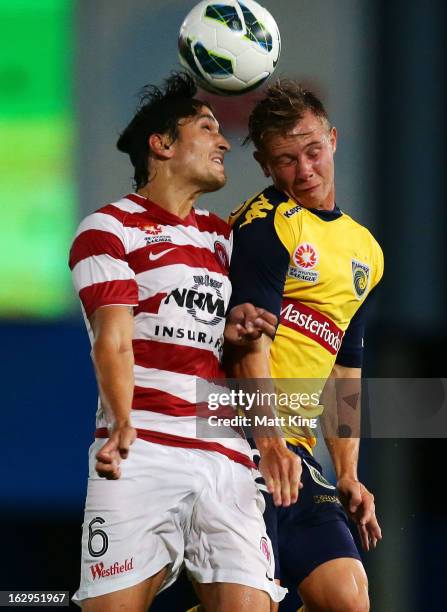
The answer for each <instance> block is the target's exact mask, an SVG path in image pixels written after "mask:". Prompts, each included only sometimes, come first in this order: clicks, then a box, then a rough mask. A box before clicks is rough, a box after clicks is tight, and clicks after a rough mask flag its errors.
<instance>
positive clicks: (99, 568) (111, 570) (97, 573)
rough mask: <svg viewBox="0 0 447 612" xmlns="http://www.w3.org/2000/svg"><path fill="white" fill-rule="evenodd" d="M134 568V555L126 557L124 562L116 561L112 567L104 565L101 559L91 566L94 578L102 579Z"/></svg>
mask: <svg viewBox="0 0 447 612" xmlns="http://www.w3.org/2000/svg"><path fill="white" fill-rule="evenodd" d="M130 570H133V557H132V558H131V559H126V560H125V561H124V563H118V561H115V563H113V564H112V565H110V567H104V563H103V562H102V561H100V562H99V563H95V564H94V565H91V566H90V571H91V572H92V577H93V580H96V579H98V580H100V579H101V578H107V577H108V576H116V575H117V574H124V573H125V572H130Z"/></svg>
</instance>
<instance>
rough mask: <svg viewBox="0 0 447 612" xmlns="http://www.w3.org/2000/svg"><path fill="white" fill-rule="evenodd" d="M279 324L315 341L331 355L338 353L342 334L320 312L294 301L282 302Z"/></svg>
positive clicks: (341, 331)
mask: <svg viewBox="0 0 447 612" xmlns="http://www.w3.org/2000/svg"><path fill="white" fill-rule="evenodd" d="M280 322H281V324H282V325H285V326H286V327H289V328H290V329H294V330H295V331H297V332H299V333H300V334H303V335H304V336H307V337H308V338H311V339H312V340H315V342H318V344H320V345H321V346H322V347H323V348H325V349H326V350H327V351H329V353H331V354H332V355H336V354H337V353H338V349H339V348H340V346H341V341H342V340H343V336H344V332H343V330H341V329H340V328H339V327H337V325H335V323H334V322H333V321H331V319H329V317H326V316H325V315H324V314H322V313H321V312H318V311H317V310H314V309H313V308H309V306H306V305H305V304H302V303H301V302H298V301H296V300H283V303H282V305H281V319H280Z"/></svg>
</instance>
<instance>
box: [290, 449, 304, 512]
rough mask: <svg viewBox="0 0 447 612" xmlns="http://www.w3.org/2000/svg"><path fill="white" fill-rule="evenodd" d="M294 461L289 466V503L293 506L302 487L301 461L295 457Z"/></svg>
mask: <svg viewBox="0 0 447 612" xmlns="http://www.w3.org/2000/svg"><path fill="white" fill-rule="evenodd" d="M295 459H296V461H292V462H291V466H290V503H292V504H294V503H295V502H296V501H297V500H298V492H299V489H300V488H301V487H302V486H303V485H302V482H301V461H300V460H299V459H298V457H297V456H296V455H295Z"/></svg>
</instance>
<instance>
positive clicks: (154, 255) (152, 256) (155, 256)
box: [149, 247, 175, 261]
mask: <svg viewBox="0 0 447 612" xmlns="http://www.w3.org/2000/svg"><path fill="white" fill-rule="evenodd" d="M174 249H175V247H171V248H170V249H165V250H164V251H159V252H158V253H152V251H151V252H150V253H149V259H150V260H151V261H157V259H160V257H163V255H167V254H168V253H170V252H171V251H173V250H174Z"/></svg>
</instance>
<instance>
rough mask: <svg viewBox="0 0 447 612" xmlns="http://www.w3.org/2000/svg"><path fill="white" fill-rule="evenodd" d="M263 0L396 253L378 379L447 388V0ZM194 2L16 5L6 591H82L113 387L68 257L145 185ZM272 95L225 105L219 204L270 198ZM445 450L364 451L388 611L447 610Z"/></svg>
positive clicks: (5, 336) (347, 174)
mask: <svg viewBox="0 0 447 612" xmlns="http://www.w3.org/2000/svg"><path fill="white" fill-rule="evenodd" d="M263 4H264V5H265V6H266V7H267V8H269V9H270V10H271V12H272V13H273V15H274V16H275V18H276V20H277V23H278V26H279V29H280V32H281V36H282V49H283V50H282V56H281V59H280V62H279V65H278V68H277V75H284V76H292V77H298V78H300V79H301V80H303V81H304V82H305V83H307V84H308V85H311V86H312V87H313V88H314V89H315V90H316V91H317V92H318V93H319V94H320V95H321V96H322V98H323V100H324V101H325V102H326V104H327V107H328V109H329V112H330V115H331V117H332V120H333V123H334V124H335V125H336V126H337V128H338V131H339V148H338V151H337V156H336V169H337V202H338V204H339V206H341V208H343V209H344V210H345V211H346V212H348V213H349V214H352V215H353V216H354V217H355V218H357V219H358V220H360V221H361V222H363V223H364V224H365V225H367V226H368V227H369V228H371V229H372V230H373V232H374V233H375V235H376V237H377V238H378V239H379V241H380V242H381V243H382V245H383V248H384V252H385V258H386V273H385V279H384V281H383V283H382V285H381V287H380V290H379V291H378V296H377V297H378V299H377V302H376V307H375V311H374V316H373V318H372V320H371V323H370V326H369V332H368V342H367V346H368V350H367V355H366V364H365V373H366V374H367V375H368V376H383V377H395V376H399V377H441V376H443V375H444V376H445V374H446V366H445V341H446V326H445V298H446V279H447V275H446V273H445V261H446V256H447V251H446V243H445V230H446V215H445V210H444V208H445V205H446V202H445V193H444V192H445V178H444V173H445V170H444V167H445V162H446V153H445V149H446V145H445V124H446V121H445V103H446V79H445V75H446V60H445V58H446V54H445V45H446V40H447V36H446V23H447V20H446V12H447V11H446V6H445V3H444V2H442V1H441V0H432V1H431V2H429V3H427V2H422V1H421V0H410V1H409V2H403V1H402V0H337V1H336V0H263ZM193 5H194V2H191V1H188V0H127V2H121V1H120V0H94V1H88V0H79V1H77V2H76V0H39V1H37V0H8V1H6V0H0V24H1V26H2V37H1V39H0V49H1V52H0V199H1V206H0V219H1V222H0V234H1V238H0V251H1V272H0V274H1V277H0V280H1V282H0V329H1V334H2V343H1V350H2V364H3V365H2V369H1V371H2V380H3V384H2V388H3V392H2V397H3V410H2V427H1V428H0V432H1V433H0V435H1V442H0V444H1V467H2V478H1V488H0V496H1V504H0V514H1V525H2V532H3V534H2V541H3V546H2V549H3V553H2V555H1V556H2V571H1V574H0V589H2V590H5V589H67V590H70V592H71V593H73V591H74V590H75V589H76V587H77V581H78V575H79V540H80V525H81V522H82V509H83V503H84V495H85V481H86V470H87V465H86V453H87V448H88V446H89V443H90V441H91V438H92V433H93V427H94V413H95V403H96V389H95V382H94V377H93V373H92V368H91V364H90V362H89V357H88V354H89V345H88V339H87V335H86V332H85V330H84V326H83V322H82V320H81V317H80V310H79V307H78V304H77V300H76V297H75V295H74V292H73V290H72V287H71V280H70V276H69V272H68V267H67V253H68V249H69V245H70V242H71V238H72V236H73V233H74V231H75V228H76V225H77V223H78V221H79V220H80V218H81V217H83V216H84V215H85V214H87V213H89V212H91V211H93V210H94V209H96V208H98V207H99V206H100V205H102V204H104V203H106V202H109V201H112V200H113V199H115V198H117V197H118V196H120V195H122V194H124V193H128V192H129V191H130V185H131V177H132V171H131V167H130V164H129V162H128V160H127V159H126V157H125V156H123V155H122V154H119V153H118V152H117V151H116V149H115V142H116V139H117V136H118V134H119V132H120V130H122V129H123V127H124V126H125V125H126V122H127V121H128V119H129V118H130V117H131V115H132V113H133V111H134V108H135V105H136V102H137V97H136V94H137V92H138V90H139V89H140V87H141V86H142V85H143V84H145V83H148V82H155V83H160V82H161V80H162V79H163V78H164V77H165V76H166V75H167V74H168V72H169V71H170V70H172V69H175V68H178V62H177V51H176V40H177V32H178V28H179V26H180V24H181V22H182V20H183V18H184V16H185V15H186V13H187V12H188V11H189V10H190V8H192V6H193ZM256 96H257V94H256V92H255V93H254V94H250V95H249V96H247V97H242V98H229V99H226V98H225V99H217V100H216V98H213V102H214V103H215V104H216V108H217V113H218V115H219V118H220V119H221V122H222V125H223V128H224V130H225V132H226V133H227V135H228V136H229V138H230V140H231V142H232V145H233V150H232V152H231V154H229V155H228V162H227V164H226V165H227V173H228V176H229V180H228V185H227V187H225V189H224V190H222V191H220V192H218V193H216V194H213V195H212V196H209V197H206V198H203V199H202V201H201V204H202V205H206V206H209V207H210V208H212V209H214V210H216V211H218V212H219V213H220V214H221V215H226V214H227V213H228V212H229V211H230V210H231V208H233V207H234V206H235V205H236V204H237V203H239V202H240V201H241V200H243V199H245V198H246V197H247V196H248V195H250V194H253V193H255V191H256V190H257V189H258V188H260V187H262V186H263V185H264V179H263V177H262V176H261V174H260V172H259V170H258V168H257V167H256V165H255V163H254V161H253V160H252V157H251V154H250V150H243V149H242V148H241V146H240V145H241V141H242V139H243V137H244V135H245V129H244V123H245V120H246V117H247V115H248V113H249V110H250V108H251V104H252V103H253V100H254V99H255V98H256ZM260 256H262V254H260ZM421 408H423V406H421ZM442 409H445V405H444V406H443V408H442ZM445 433H447V432H445ZM443 449H444V440H443V439H442V432H441V439H437V440H425V441H421V440H409V439H393V440H384V439H382V440H365V441H364V442H363V450H362V456H361V473H362V475H363V478H364V480H365V481H366V482H367V484H368V485H369V486H370V487H371V488H372V490H373V491H374V493H375V494H376V500H377V506H378V513H379V516H380V519H381V522H382V526H383V531H384V540H383V542H382V543H381V544H380V547H379V548H378V550H377V551H376V552H374V553H370V554H369V555H368V556H367V558H366V560H365V562H366V565H367V569H368V573H369V576H370V584H371V599H372V610H374V611H376V612H401V611H402V612H403V611H410V610H419V609H423V608H424V609H425V608H427V607H428V608H429V609H430V610H432V611H435V610H436V611H437V610H444V609H445V603H444V599H445V598H444V592H443V591H444V568H445V547H446V545H447V537H446V536H447V522H446V518H447V517H446V511H445V507H444V506H443V503H442V502H441V498H442V497H443V496H442V489H443V488H444V486H445V485H444V478H445V467H444V465H445V464H444V463H443V462H442V460H443V458H444V450H443ZM158 609H161V610H166V612H176V611H177V610H184V609H186V606H184V605H181V603H180V604H179V602H177V605H175V604H174V603H172V600H169V601H168V600H167V599H165V601H164V603H163V602H162V604H159V608H158Z"/></svg>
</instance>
